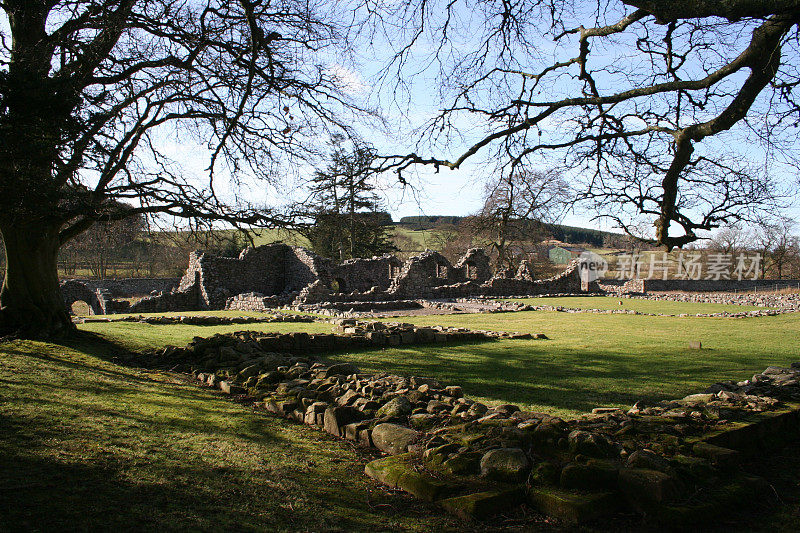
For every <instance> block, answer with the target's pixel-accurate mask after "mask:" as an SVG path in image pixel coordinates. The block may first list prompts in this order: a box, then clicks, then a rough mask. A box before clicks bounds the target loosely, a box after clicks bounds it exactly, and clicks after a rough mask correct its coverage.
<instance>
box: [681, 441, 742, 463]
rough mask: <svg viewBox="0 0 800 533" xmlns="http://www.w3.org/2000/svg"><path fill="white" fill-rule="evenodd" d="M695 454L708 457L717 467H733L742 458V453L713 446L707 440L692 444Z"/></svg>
mask: <svg viewBox="0 0 800 533" xmlns="http://www.w3.org/2000/svg"><path fill="white" fill-rule="evenodd" d="M692 451H693V452H694V453H695V455H697V456H699V457H702V458H704V459H708V460H709V461H711V464H713V465H714V466H717V467H719V468H733V467H734V466H736V465H737V464H739V462H740V461H741V460H742V454H741V453H739V452H738V451H736V450H731V449H730V448H723V447H722V446H715V445H714V444H709V443H707V442H702V441H701V442H697V443H695V445H694V446H692Z"/></svg>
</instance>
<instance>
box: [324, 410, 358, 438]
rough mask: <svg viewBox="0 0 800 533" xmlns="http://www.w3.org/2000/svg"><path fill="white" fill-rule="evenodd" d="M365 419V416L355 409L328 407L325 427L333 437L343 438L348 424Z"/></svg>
mask: <svg viewBox="0 0 800 533" xmlns="http://www.w3.org/2000/svg"><path fill="white" fill-rule="evenodd" d="M363 419H364V414H363V413H362V412H361V411H359V410H358V409H356V408H355V407H328V408H327V409H325V415H324V419H323V426H324V427H325V431H327V432H328V433H330V434H331V435H334V436H336V437H341V436H342V432H343V431H344V427H345V426H346V425H347V424H352V423H353V422H360V421H361V420H363Z"/></svg>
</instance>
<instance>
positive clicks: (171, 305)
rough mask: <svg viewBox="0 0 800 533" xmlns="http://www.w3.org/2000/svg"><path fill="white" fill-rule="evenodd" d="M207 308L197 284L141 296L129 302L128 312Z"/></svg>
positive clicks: (160, 311)
mask: <svg viewBox="0 0 800 533" xmlns="http://www.w3.org/2000/svg"><path fill="white" fill-rule="evenodd" d="M203 309H207V306H206V305H205V303H204V301H203V298H202V296H201V294H200V286H199V284H192V285H190V286H189V287H185V288H184V289H173V290H172V291H171V292H165V293H161V294H158V295H156V296H148V297H145V298H142V299H141V300H139V301H138V302H136V303H134V304H131V306H130V307H129V308H128V309H127V310H126V312H128V313H164V312H169V311H202V310H203Z"/></svg>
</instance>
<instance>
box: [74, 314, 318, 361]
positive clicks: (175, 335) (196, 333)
mask: <svg viewBox="0 0 800 533" xmlns="http://www.w3.org/2000/svg"><path fill="white" fill-rule="evenodd" d="M224 313H227V314H228V315H229V316H241V315H244V314H246V313H242V314H240V313H238V312H233V311H227V312H224ZM218 314H219V313H218ZM80 329H81V330H83V331H88V332H91V333H96V334H98V335H99V336H100V337H102V338H104V339H107V340H109V341H110V342H113V343H115V344H117V345H119V346H122V347H124V348H125V349H127V350H130V351H134V352H140V351H143V350H147V349H149V348H157V347H161V346H166V345H168V344H171V345H174V346H183V345H185V344H188V343H189V342H190V341H191V340H192V339H193V338H194V337H210V336H211V335H214V334H216V333H232V332H234V331H243V330H257V331H276V332H279V333H289V332H292V331H304V332H306V333H330V332H331V325H330V324H326V323H322V322H309V323H304V322H275V323H256V324H230V325H225V326H190V325H185V324H175V325H157V324H145V323H140V322H111V323H103V322H90V323H87V324H82V325H81V326H80Z"/></svg>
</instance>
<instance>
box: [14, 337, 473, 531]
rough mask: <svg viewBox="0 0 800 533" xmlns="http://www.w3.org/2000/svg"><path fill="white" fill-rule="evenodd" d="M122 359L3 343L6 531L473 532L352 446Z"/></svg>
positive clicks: (83, 346) (85, 349)
mask: <svg viewBox="0 0 800 533" xmlns="http://www.w3.org/2000/svg"><path fill="white" fill-rule="evenodd" d="M154 339H155V337H154ZM113 353H114V349H113V348H111V347H109V346H108V345H106V344H104V343H102V342H97V341H95V342H83V343H78V344H72V345H70V346H60V345H55V344H47V343H41V342H23V341H15V342H11V343H5V344H0V380H1V381H2V384H1V385H0V405H2V409H1V410H0V531H20V530H22V531H62V530H67V531H96V530H102V531H107V530H109V531H147V530H155V531H186V530H191V531H199V530H204V531H209V530H211V531H223V530H227V531H309V530H313V531H351V530H358V531H365V530H366V531H395V530H400V529H411V530H421V531H431V530H436V529H440V530H452V529H454V528H456V527H458V528H460V527H461V524H460V523H458V522H456V521H454V520H452V519H450V518H448V517H446V516H437V514H438V513H436V512H432V508H431V507H430V506H426V505H423V504H420V503H418V502H415V501H413V500H412V499H411V498H410V497H406V496H402V495H400V494H392V493H389V492H387V491H385V490H383V489H381V488H379V487H378V485H377V484H375V483H373V482H372V481H371V480H370V479H369V478H367V477H366V476H364V475H363V468H364V466H363V465H364V462H365V459H364V458H363V457H361V456H360V455H359V454H358V453H357V452H356V451H355V450H354V449H353V448H352V447H351V446H350V445H348V444H347V443H345V442H343V441H339V440H338V439H334V438H332V437H328V436H327V434H324V433H322V432H320V431H314V430H311V429H308V428H307V427H304V426H301V425H298V424H293V423H289V422H286V421H283V420H279V419H275V418H271V417H268V416H263V415H260V414H257V413H253V412H250V411H248V410H246V409H245V408H244V407H242V406H240V405H238V404H235V403H232V402H230V401H228V400H226V399H224V398H223V397H222V396H221V395H219V394H216V393H213V392H211V391H209V390H207V389H201V388H199V387H197V386H194V385H191V384H187V383H185V382H184V381H183V380H182V379H180V377H179V376H171V375H168V374H165V373H160V372H147V371H144V370H136V369H131V368H128V367H125V366H121V365H119V364H115V363H113V362H110V359H111V357H110V356H111V355H112V354H113Z"/></svg>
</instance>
